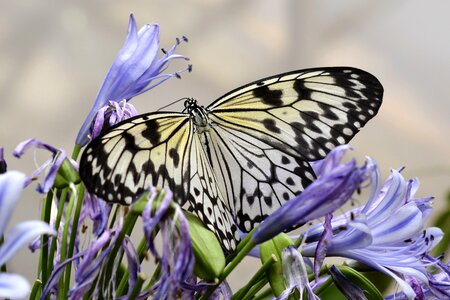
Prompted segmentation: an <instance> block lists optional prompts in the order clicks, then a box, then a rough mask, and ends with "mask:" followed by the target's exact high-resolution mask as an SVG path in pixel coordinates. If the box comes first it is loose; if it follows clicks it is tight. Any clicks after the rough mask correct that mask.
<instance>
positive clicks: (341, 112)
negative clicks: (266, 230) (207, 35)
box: [204, 67, 383, 231]
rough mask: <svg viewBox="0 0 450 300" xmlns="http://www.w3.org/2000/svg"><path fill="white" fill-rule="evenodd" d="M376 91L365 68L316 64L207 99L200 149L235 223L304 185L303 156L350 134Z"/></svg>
mask: <svg viewBox="0 0 450 300" xmlns="http://www.w3.org/2000/svg"><path fill="white" fill-rule="evenodd" d="M382 95H383V88H382V86H381V84H380V83H379V81H378V80H377V79H376V78H375V77H374V76H372V75H371V74H369V73H367V72H365V71H362V70H359V69H354V68H349V67H337V68H316V69H307V70H301V71H294V72H289V73H284V74H280V75H277V76H272V77H268V78H265V79H262V80H259V81H257V82H254V83H251V84H248V85H246V86H243V87H241V88H238V89H236V90H233V91H231V92H229V93H228V94H226V95H224V96H223V97H221V98H219V99H218V100H216V101H215V102H213V103H212V104H211V105H210V106H208V107H207V111H208V112H209V113H208V116H209V119H210V121H211V124H212V126H211V128H212V130H209V131H210V133H205V134H204V135H205V136H206V135H208V134H209V135H210V136H209V137H206V138H207V139H209V140H210V144H208V145H207V146H205V147H206V148H207V150H206V151H207V152H208V153H210V154H209V156H208V158H209V160H210V161H211V164H212V166H213V170H215V171H216V172H217V173H218V174H217V178H218V179H219V180H220V182H219V185H220V186H221V187H222V188H223V189H224V190H225V191H226V192H225V193H224V194H225V195H226V201H227V202H228V203H229V205H230V207H231V210H232V211H234V212H237V216H238V219H237V222H238V226H239V227H240V229H241V230H244V231H248V230H249V229H251V228H252V227H253V226H254V225H255V224H257V223H259V222H260V221H261V220H262V219H264V217H265V216H266V215H267V214H269V213H270V212H271V211H273V210H274V209H276V208H277V207H279V206H280V205H282V204H283V203H284V202H285V201H287V200H286V198H287V197H286V195H287V196H289V198H290V197H291V196H292V195H294V194H298V192H299V191H302V190H303V189H304V188H305V187H306V186H307V185H308V184H309V182H311V180H312V177H313V176H312V170H311V168H310V166H309V164H308V162H309V161H313V160H317V159H321V158H323V157H324V156H325V155H326V154H327V153H328V152H329V151H330V150H331V149H333V148H334V147H336V146H337V145H340V144H345V143H347V142H348V141H350V139H351V138H352V137H353V136H354V135H355V134H356V133H357V132H358V130H359V129H360V128H361V127H362V126H364V125H365V124H366V123H367V121H368V120H369V119H371V118H372V117H373V116H374V115H375V114H376V113H377V111H378V109H379V107H380V105H381V101H382ZM250 165H255V166H253V169H252V170H250V169H251V168H250V167H249V166H250ZM256 169H258V170H256ZM292 182H294V184H292ZM280 195H281V197H280ZM283 195H284V196H283Z"/></svg>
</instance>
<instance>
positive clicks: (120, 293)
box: [116, 270, 129, 297]
mask: <svg viewBox="0 0 450 300" xmlns="http://www.w3.org/2000/svg"><path fill="white" fill-rule="evenodd" d="M128 275H129V272H128V270H125V272H124V274H123V275H122V278H121V280H120V283H119V285H118V287H117V289H116V296H118V297H119V296H123V293H124V290H125V288H126V287H127V286H128Z"/></svg>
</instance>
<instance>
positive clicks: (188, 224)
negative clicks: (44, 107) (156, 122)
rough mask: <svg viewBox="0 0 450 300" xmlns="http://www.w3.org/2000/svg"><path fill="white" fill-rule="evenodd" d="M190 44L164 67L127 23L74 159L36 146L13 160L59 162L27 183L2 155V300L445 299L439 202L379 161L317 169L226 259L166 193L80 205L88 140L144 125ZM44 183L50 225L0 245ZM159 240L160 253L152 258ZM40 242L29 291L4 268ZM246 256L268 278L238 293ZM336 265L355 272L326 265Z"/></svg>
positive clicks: (449, 272) (45, 220)
mask: <svg viewBox="0 0 450 300" xmlns="http://www.w3.org/2000/svg"><path fill="white" fill-rule="evenodd" d="M183 41H187V40H186V39H185V38H183V39H177V42H176V44H175V45H174V46H173V47H172V48H171V49H170V50H169V51H164V53H163V55H162V57H160V56H159V55H158V52H159V28H158V26H157V25H146V26H144V27H143V28H141V29H140V30H139V31H138V30H137V28H136V23H135V20H134V18H133V16H131V17H130V23H129V28H128V35H127V39H126V42H125V45H124V46H123V48H122V50H121V51H120V53H119V55H118V57H117V59H116V61H115V62H114V63H113V65H112V67H111V69H110V71H109V73H108V75H107V76H106V78H105V81H104V82H103V85H102V87H101V89H100V91H99V93H98V95H97V98H96V101H95V103H94V105H93V107H92V109H91V111H90V113H89V115H88V117H87V118H86V120H85V122H84V124H83V126H82V127H81V129H80V132H79V134H78V137H77V139H76V146H75V149H74V153H73V155H72V156H71V157H69V156H68V155H67V154H66V153H65V152H64V151H63V150H61V149H56V148H54V147H52V146H50V145H48V144H46V143H43V142H41V141H39V140H37V139H30V140H27V141H25V142H23V143H21V144H19V145H18V146H17V147H16V148H15V150H14V155H15V156H17V157H21V156H22V155H23V154H24V153H25V152H26V151H27V150H29V149H30V148H40V149H45V150H48V151H50V153H51V157H50V158H49V160H48V161H47V162H45V163H44V164H43V165H42V166H41V167H40V168H38V169H37V170H36V171H35V172H34V173H33V174H31V175H30V176H26V175H25V174H23V173H20V172H17V171H7V167H6V162H5V161H4V159H3V149H1V148H0V173H1V175H0V267H1V269H0V297H7V298H13V299H15V298H24V297H26V296H27V295H30V296H29V297H30V299H37V298H40V299H49V298H55V299H56V298H57V299H81V298H84V299H90V298H99V297H101V298H104V299H110V298H111V299H112V298H117V299H145V298H148V297H153V298H155V299H174V298H181V299H193V298H194V297H196V298H200V299H219V298H221V297H222V298H225V299H229V298H233V299H250V298H252V297H256V298H261V299H262V298H264V297H269V296H272V297H276V298H277V299H287V298H289V297H291V296H294V297H295V296H296V297H297V298H302V297H303V296H304V295H305V296H306V297H308V299H320V298H319V296H321V293H322V292H323V291H324V290H326V289H327V288H330V286H333V285H334V286H336V287H337V288H339V290H340V291H341V292H342V293H343V294H344V295H345V296H346V297H347V298H349V299H367V298H370V299H382V298H383V296H381V293H380V292H379V290H378V289H377V288H376V287H375V286H374V285H373V284H372V283H371V282H370V281H369V280H368V279H367V278H366V277H365V276H364V274H363V272H364V271H367V270H371V271H378V272H381V273H384V274H386V275H388V276H390V277H391V278H392V279H394V280H395V282H396V284H397V287H399V288H400V289H398V291H397V292H396V293H395V294H392V295H390V296H387V298H386V299H443V298H450V268H449V267H448V265H446V264H444V263H443V262H441V260H440V259H439V258H435V257H433V256H432V255H430V254H429V252H430V250H431V249H432V248H433V247H434V246H435V245H436V244H437V243H438V242H439V241H440V240H441V238H442V236H443V233H442V231H441V230H440V229H439V228H435V227H431V228H425V225H424V224H425V221H426V220H427V218H428V216H429V215H430V212H431V200H432V198H430V197H428V198H416V197H415V193H416V192H417V190H418V185H419V183H418V180H417V179H411V180H405V179H404V178H403V176H402V175H401V170H392V171H391V175H390V176H389V178H388V179H387V180H386V181H385V182H384V183H383V184H382V183H381V181H380V175H379V169H378V166H377V164H376V163H375V162H374V160H372V159H371V158H367V159H366V162H365V163H364V164H363V165H362V166H359V165H358V164H357V162H356V161H355V160H350V161H348V162H345V163H344V162H342V158H343V156H344V154H345V153H346V152H347V151H348V149H349V147H348V146H340V147H338V148H336V149H335V150H333V151H332V152H331V153H330V154H329V155H328V156H327V157H326V158H325V159H323V160H322V161H318V162H315V163H313V164H312V166H313V168H314V171H315V172H316V174H317V180H316V181H314V182H313V183H312V184H311V185H310V186H308V187H307V188H306V190H305V191H304V192H303V193H301V194H300V195H299V196H297V197H295V198H293V199H291V200H290V201H288V202H287V203H286V204H285V205H284V206H282V207H281V208H280V209H278V210H277V211H275V212H274V213H273V214H271V215H270V216H269V217H268V218H267V219H266V220H265V221H264V222H263V223H262V224H261V225H260V226H258V227H257V228H255V229H254V230H253V231H252V232H250V233H249V234H248V235H246V236H245V237H243V239H242V241H241V243H240V244H239V246H238V249H237V251H236V253H232V254H231V255H229V256H228V257H226V258H225V256H224V253H223V250H222V248H221V246H220V244H219V242H218V241H217V239H216V238H215V236H214V234H213V233H212V232H210V231H209V230H207V229H206V228H204V227H203V225H202V224H201V222H200V221H199V219H198V218H197V217H196V216H195V215H193V214H191V213H189V212H186V211H184V210H183V209H181V208H180V207H179V206H178V205H177V204H176V203H175V202H174V201H172V194H171V192H170V191H168V190H166V191H157V190H155V189H150V190H149V191H148V193H146V194H144V195H142V196H141V197H140V198H139V199H137V200H136V201H135V202H134V204H133V205H132V206H131V207H130V208H129V209H128V210H127V211H126V213H125V214H122V212H123V211H122V209H121V208H120V207H119V206H113V205H111V204H108V203H106V202H103V201H101V200H99V199H96V198H94V197H92V196H90V195H88V194H87V193H85V191H84V188H83V184H82V183H81V182H80V179H79V176H78V172H77V168H78V166H77V163H76V162H75V160H76V157H77V155H78V152H79V151H80V149H81V147H82V146H83V145H85V144H86V143H87V141H88V136H89V135H91V136H96V135H98V134H99V133H100V132H101V131H102V129H103V128H104V127H107V126H110V125H112V124H115V123H117V122H119V121H120V120H123V119H126V118H128V117H130V116H133V115H135V114H136V110H135V109H134V108H133V106H132V105H131V104H129V103H128V100H130V99H131V98H133V97H134V96H136V95H139V94H141V93H143V92H145V91H147V90H149V89H151V88H153V87H155V86H157V85H159V84H161V83H162V82H164V81H166V80H167V79H169V78H172V77H180V75H179V74H180V73H182V72H185V71H190V70H191V67H190V66H187V67H186V68H184V69H182V70H180V71H178V72H175V73H163V72H164V71H165V70H166V68H167V66H168V63H169V61H171V60H174V59H183V60H187V58H186V57H185V56H182V55H178V54H175V50H176V48H177V46H178V45H179V44H180V43H181V42H183ZM44 171H45V173H46V174H45V176H44V177H45V178H44V179H43V181H42V183H41V184H39V185H38V188H37V190H38V191H39V192H40V193H43V194H45V198H44V201H43V205H42V220H41V221H29V222H24V223H21V224H18V225H16V226H14V227H13V228H12V229H10V230H9V231H8V232H7V233H6V234H4V232H5V227H6V225H7V223H8V221H9V218H10V216H11V214H12V211H13V209H14V206H15V204H16V202H17V201H18V199H19V198H20V195H21V191H22V190H23V189H24V188H26V187H27V186H28V185H29V184H30V183H31V181H32V180H35V179H36V178H37V177H38V176H39V175H41V173H43V172H44ZM361 188H369V189H370V191H369V195H368V200H367V203H366V204H365V205H364V206H361V207H356V208H352V209H351V210H349V211H347V212H346V213H343V214H341V215H339V216H335V215H334V212H335V211H337V210H342V206H343V205H344V204H345V203H346V202H348V201H352V200H353V197H354V195H355V194H356V193H358V191H359V190H360V189H361ZM392 216H395V218H393V217H392ZM139 218H140V219H141V220H142V226H143V228H142V229H140V230H141V231H142V232H143V233H144V234H143V238H142V239H141V241H140V242H139V243H138V244H137V246H135V243H134V242H133V241H132V240H131V239H130V235H131V233H132V232H133V230H134V231H137V230H138V229H135V224H136V222H137V220H138V219H139ZM317 220H321V221H317ZM312 221H315V225H311V224H312ZM298 224H307V225H304V226H303V227H302V228H304V230H303V232H302V234H300V236H298V237H296V240H295V241H294V240H292V237H289V236H288V235H286V234H284V233H283V232H285V231H286V230H288V229H290V228H292V227H293V226H296V225H298ZM89 228H91V229H89ZM156 236H160V237H161V242H162V247H157V246H155V237H156ZM37 237H40V238H39V239H36V238H37ZM33 240H34V242H33V243H32V244H31V245H30V247H31V248H32V249H33V250H37V249H39V251H40V253H41V255H40V263H39V270H38V274H39V277H38V278H37V279H36V281H35V282H34V284H33V285H32V286H30V284H29V283H28V282H27V280H26V279H24V278H23V277H21V276H20V275H16V274H11V273H8V270H7V268H6V263H7V262H8V260H9V259H10V258H11V257H12V256H13V254H14V253H15V252H16V251H17V250H18V249H19V248H20V247H22V246H23V245H25V244H26V243H29V242H30V241H33ZM149 254H151V255H152V256H153V257H154V261H155V266H154V268H153V272H152V273H151V272H148V270H143V268H142V263H143V261H144V260H145V259H146V258H147V259H148V256H149ZM247 255H254V256H258V257H260V258H261V261H262V264H261V268H260V269H259V270H257V271H256V272H255V276H253V277H252V278H251V280H250V281H249V282H248V283H247V284H246V285H245V286H243V287H242V288H241V289H240V290H239V291H236V292H235V293H234V295H233V293H232V291H231V290H230V288H229V286H228V284H227V281H226V280H227V276H228V275H229V274H230V273H231V271H232V270H233V269H234V268H235V267H236V265H237V264H239V263H240V262H241V261H242V259H243V258H244V257H245V256H247ZM333 256H336V257H343V258H348V259H350V260H351V263H347V264H344V265H331V266H330V265H327V264H325V258H327V257H333ZM72 269H73V270H72ZM268 284H270V287H269V288H266V289H265V290H264V287H267V285H268Z"/></svg>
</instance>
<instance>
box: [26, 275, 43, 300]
mask: <svg viewBox="0 0 450 300" xmlns="http://www.w3.org/2000/svg"><path fill="white" fill-rule="evenodd" d="M41 288H42V281H40V280H39V279H36V280H35V281H34V284H33V287H32V288H31V293H30V297H29V298H28V299H30V300H31V299H38V298H39V297H40V296H41V295H40V294H41V293H40V292H39V290H40V289H41Z"/></svg>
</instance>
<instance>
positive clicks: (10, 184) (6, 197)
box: [0, 171, 54, 299]
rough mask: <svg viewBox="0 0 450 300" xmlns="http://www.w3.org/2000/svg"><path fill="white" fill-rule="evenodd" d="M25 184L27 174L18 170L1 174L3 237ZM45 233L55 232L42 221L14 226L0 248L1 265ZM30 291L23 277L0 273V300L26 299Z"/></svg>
mask: <svg viewBox="0 0 450 300" xmlns="http://www.w3.org/2000/svg"><path fill="white" fill-rule="evenodd" d="M25 181H26V177H25V174H23V173H20V172H17V171H9V172H6V173H4V174H0V236H3V235H4V232H5V228H6V225H7V224H8V221H9V220H10V217H11V215H12V213H13V211H14V208H15V206H16V203H17V201H18V200H19V197H20V195H21V193H22V190H23V188H24V184H25ZM42 234H54V231H53V230H52V229H51V228H50V226H49V225H48V224H47V223H44V222H41V221H26V222H22V223H19V224H17V225H15V226H14V227H12V228H11V229H10V230H9V231H8V232H7V233H6V234H5V235H4V242H3V244H1V245H0V266H3V265H5V264H6V262H7V261H8V260H9V259H10V258H11V257H12V256H13V255H14V254H15V253H16V252H17V251H18V250H19V249H20V248H22V247H23V246H24V245H25V244H27V243H29V242H31V241H32V240H33V239H35V238H36V237H38V236H40V235H42ZM29 292H30V285H29V283H28V282H27V281H26V279H25V278H23V277H22V276H20V275H16V274H7V273H0V297H5V298H11V299H19V298H24V297H26V296H27V295H28V293H29Z"/></svg>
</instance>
